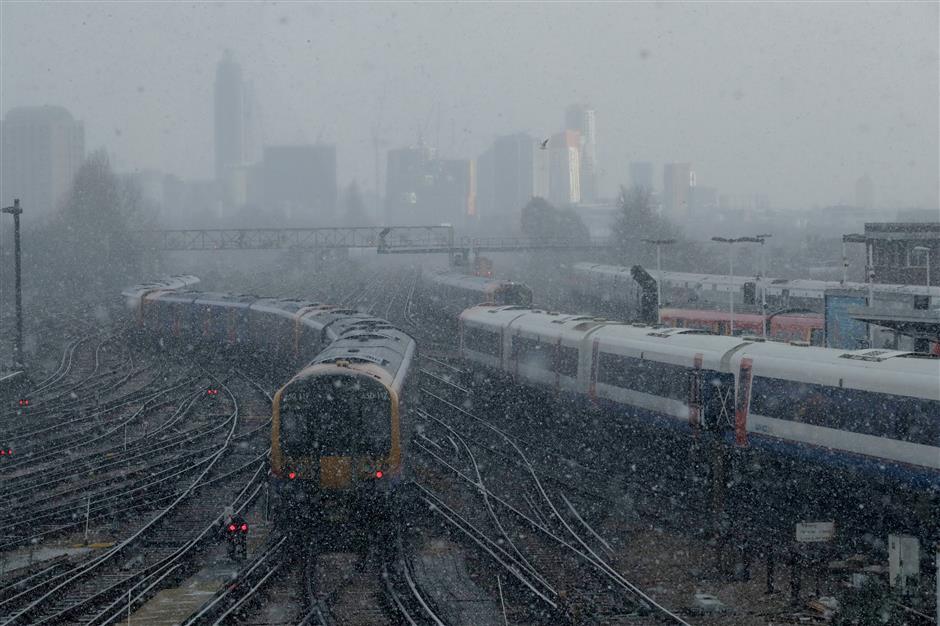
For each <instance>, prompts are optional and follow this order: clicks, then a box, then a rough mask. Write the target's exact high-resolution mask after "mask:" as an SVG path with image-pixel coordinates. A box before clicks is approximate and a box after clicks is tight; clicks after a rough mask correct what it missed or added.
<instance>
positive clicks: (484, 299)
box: [419, 271, 532, 319]
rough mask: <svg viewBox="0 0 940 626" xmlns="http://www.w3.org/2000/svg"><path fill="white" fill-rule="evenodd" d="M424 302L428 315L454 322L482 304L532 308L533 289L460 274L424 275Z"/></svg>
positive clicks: (430, 273)
mask: <svg viewBox="0 0 940 626" xmlns="http://www.w3.org/2000/svg"><path fill="white" fill-rule="evenodd" d="M421 278H422V284H421V293H420V294H419V295H420V297H421V301H422V302H423V303H424V307H425V309H426V312H428V313H431V314H438V315H443V316H445V317H448V318H450V319H455V318H456V317H457V316H458V315H460V313H461V311H463V310H464V309H466V308H468V307H472V306H475V305H477V304H482V303H492V304H501V305H516V306H531V305H532V290H531V289H529V287H528V286H526V285H524V284H522V283H516V282H512V281H508V280H499V279H494V278H487V277H483V276H470V275H467V274H461V273H458V272H449V271H445V272H429V271H425V272H422V275H421Z"/></svg>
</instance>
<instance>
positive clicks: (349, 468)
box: [123, 277, 416, 524]
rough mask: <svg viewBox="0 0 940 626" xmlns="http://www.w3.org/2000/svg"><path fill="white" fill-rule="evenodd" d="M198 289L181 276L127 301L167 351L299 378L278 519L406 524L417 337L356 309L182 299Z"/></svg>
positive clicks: (285, 421) (284, 420)
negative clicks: (402, 491) (225, 354)
mask: <svg viewBox="0 0 940 626" xmlns="http://www.w3.org/2000/svg"><path fill="white" fill-rule="evenodd" d="M190 278H191V277H190ZM189 284H192V282H187V281H183V280H176V279H174V280H171V281H166V282H159V283H152V284H147V285H138V286H135V287H131V288H128V289H126V290H125V291H124V292H123V295H124V297H125V298H126V299H127V302H128V305H129V306H130V308H131V309H132V310H133V311H134V315H135V319H136V322H137V328H138V332H140V333H141V334H142V335H144V336H148V337H152V338H156V339H158V341H159V343H160V345H161V346H164V347H176V348H179V349H183V350H196V349H199V350H200V351H203V352H207V351H218V350H225V351H235V352H238V353H239V354H240V356H242V357H245V358H246V359H247V360H248V361H249V362H252V363H254V364H255V365H257V366H259V367H262V368H263V369H264V370H265V371H267V372H271V373H274V375H275V376H277V377H280V378H289V380H288V382H287V383H286V384H284V385H283V386H282V387H281V388H280V389H279V390H278V391H277V392H276V393H275V395H274V401H273V406H272V425H271V451H270V466H271V479H270V480H271V487H272V494H273V503H272V505H273V506H272V510H273V511H274V513H275V517H276V519H278V521H279V522H280V523H288V524H295V523H297V522H308V521H311V520H314V521H315V520H318V519H322V517H323V516H328V517H329V518H331V519H333V520H337V519H342V520H358V521H367V520H368V519H371V518H372V517H374V516H375V515H377V514H388V515H395V514H396V508H397V492H398V490H399V488H400V486H401V485H402V483H403V481H404V478H405V475H406V471H407V459H408V455H407V450H406V447H407V446H406V444H407V442H408V441H409V439H410V432H411V423H410V420H409V419H408V418H407V411H406V407H407V404H408V401H407V398H409V397H410V388H409V386H408V383H409V372H410V369H411V365H412V362H413V361H414V359H415V357H416V344H415V342H414V340H413V339H412V338H411V337H410V336H409V335H407V334H406V333H404V332H402V331H401V330H399V329H397V328H395V327H394V326H392V325H391V324H389V323H388V322H387V321H385V320H382V319H379V318H376V317H373V316H371V315H368V314H366V313H361V312H358V311H355V310H351V309H343V308H338V307H334V306H330V305H326V304H322V303H317V302H310V301H306V300H297V299H287V298H260V297H258V296H254V295H244V294H226V293H204V292H196V291H181V290H180V289H182V288H184V287H186V286H188V285H189Z"/></svg>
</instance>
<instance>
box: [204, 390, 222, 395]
mask: <svg viewBox="0 0 940 626" xmlns="http://www.w3.org/2000/svg"><path fill="white" fill-rule="evenodd" d="M206 395H207V396H217V395H219V390H218V389H215V388H210V389H206Z"/></svg>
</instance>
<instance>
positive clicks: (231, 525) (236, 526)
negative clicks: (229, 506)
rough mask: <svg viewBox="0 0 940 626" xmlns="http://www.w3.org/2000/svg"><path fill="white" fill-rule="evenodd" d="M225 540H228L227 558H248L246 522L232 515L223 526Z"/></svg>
mask: <svg viewBox="0 0 940 626" xmlns="http://www.w3.org/2000/svg"><path fill="white" fill-rule="evenodd" d="M225 531H226V533H225V538H226V539H227V540H228V555H229V558H232V559H235V558H238V556H239V555H241V557H242V558H245V557H246V556H248V522H246V521H245V520H244V518H242V517H241V516H240V515H232V516H230V517H229V519H228V523H227V524H226V526H225Z"/></svg>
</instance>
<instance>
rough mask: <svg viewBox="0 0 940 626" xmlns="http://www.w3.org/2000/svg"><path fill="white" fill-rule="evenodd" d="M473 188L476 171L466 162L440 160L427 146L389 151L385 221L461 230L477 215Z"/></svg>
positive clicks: (474, 189) (460, 160)
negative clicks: (471, 217)
mask: <svg viewBox="0 0 940 626" xmlns="http://www.w3.org/2000/svg"><path fill="white" fill-rule="evenodd" d="M475 186H476V172H475V167H474V164H473V162H471V161H469V160H465V159H439V158H437V157H436V155H435V154H434V151H433V150H431V149H429V148H428V147H426V146H419V147H416V148H398V149H395V150H389V152H388V166H387V168H386V175H385V214H386V220H387V221H388V223H389V224H408V225H415V224H440V223H448V224H453V225H455V226H457V225H460V226H462V225H464V224H465V223H466V220H467V219H468V218H469V217H470V216H475V215H476V212H477V205H476V188H475Z"/></svg>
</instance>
